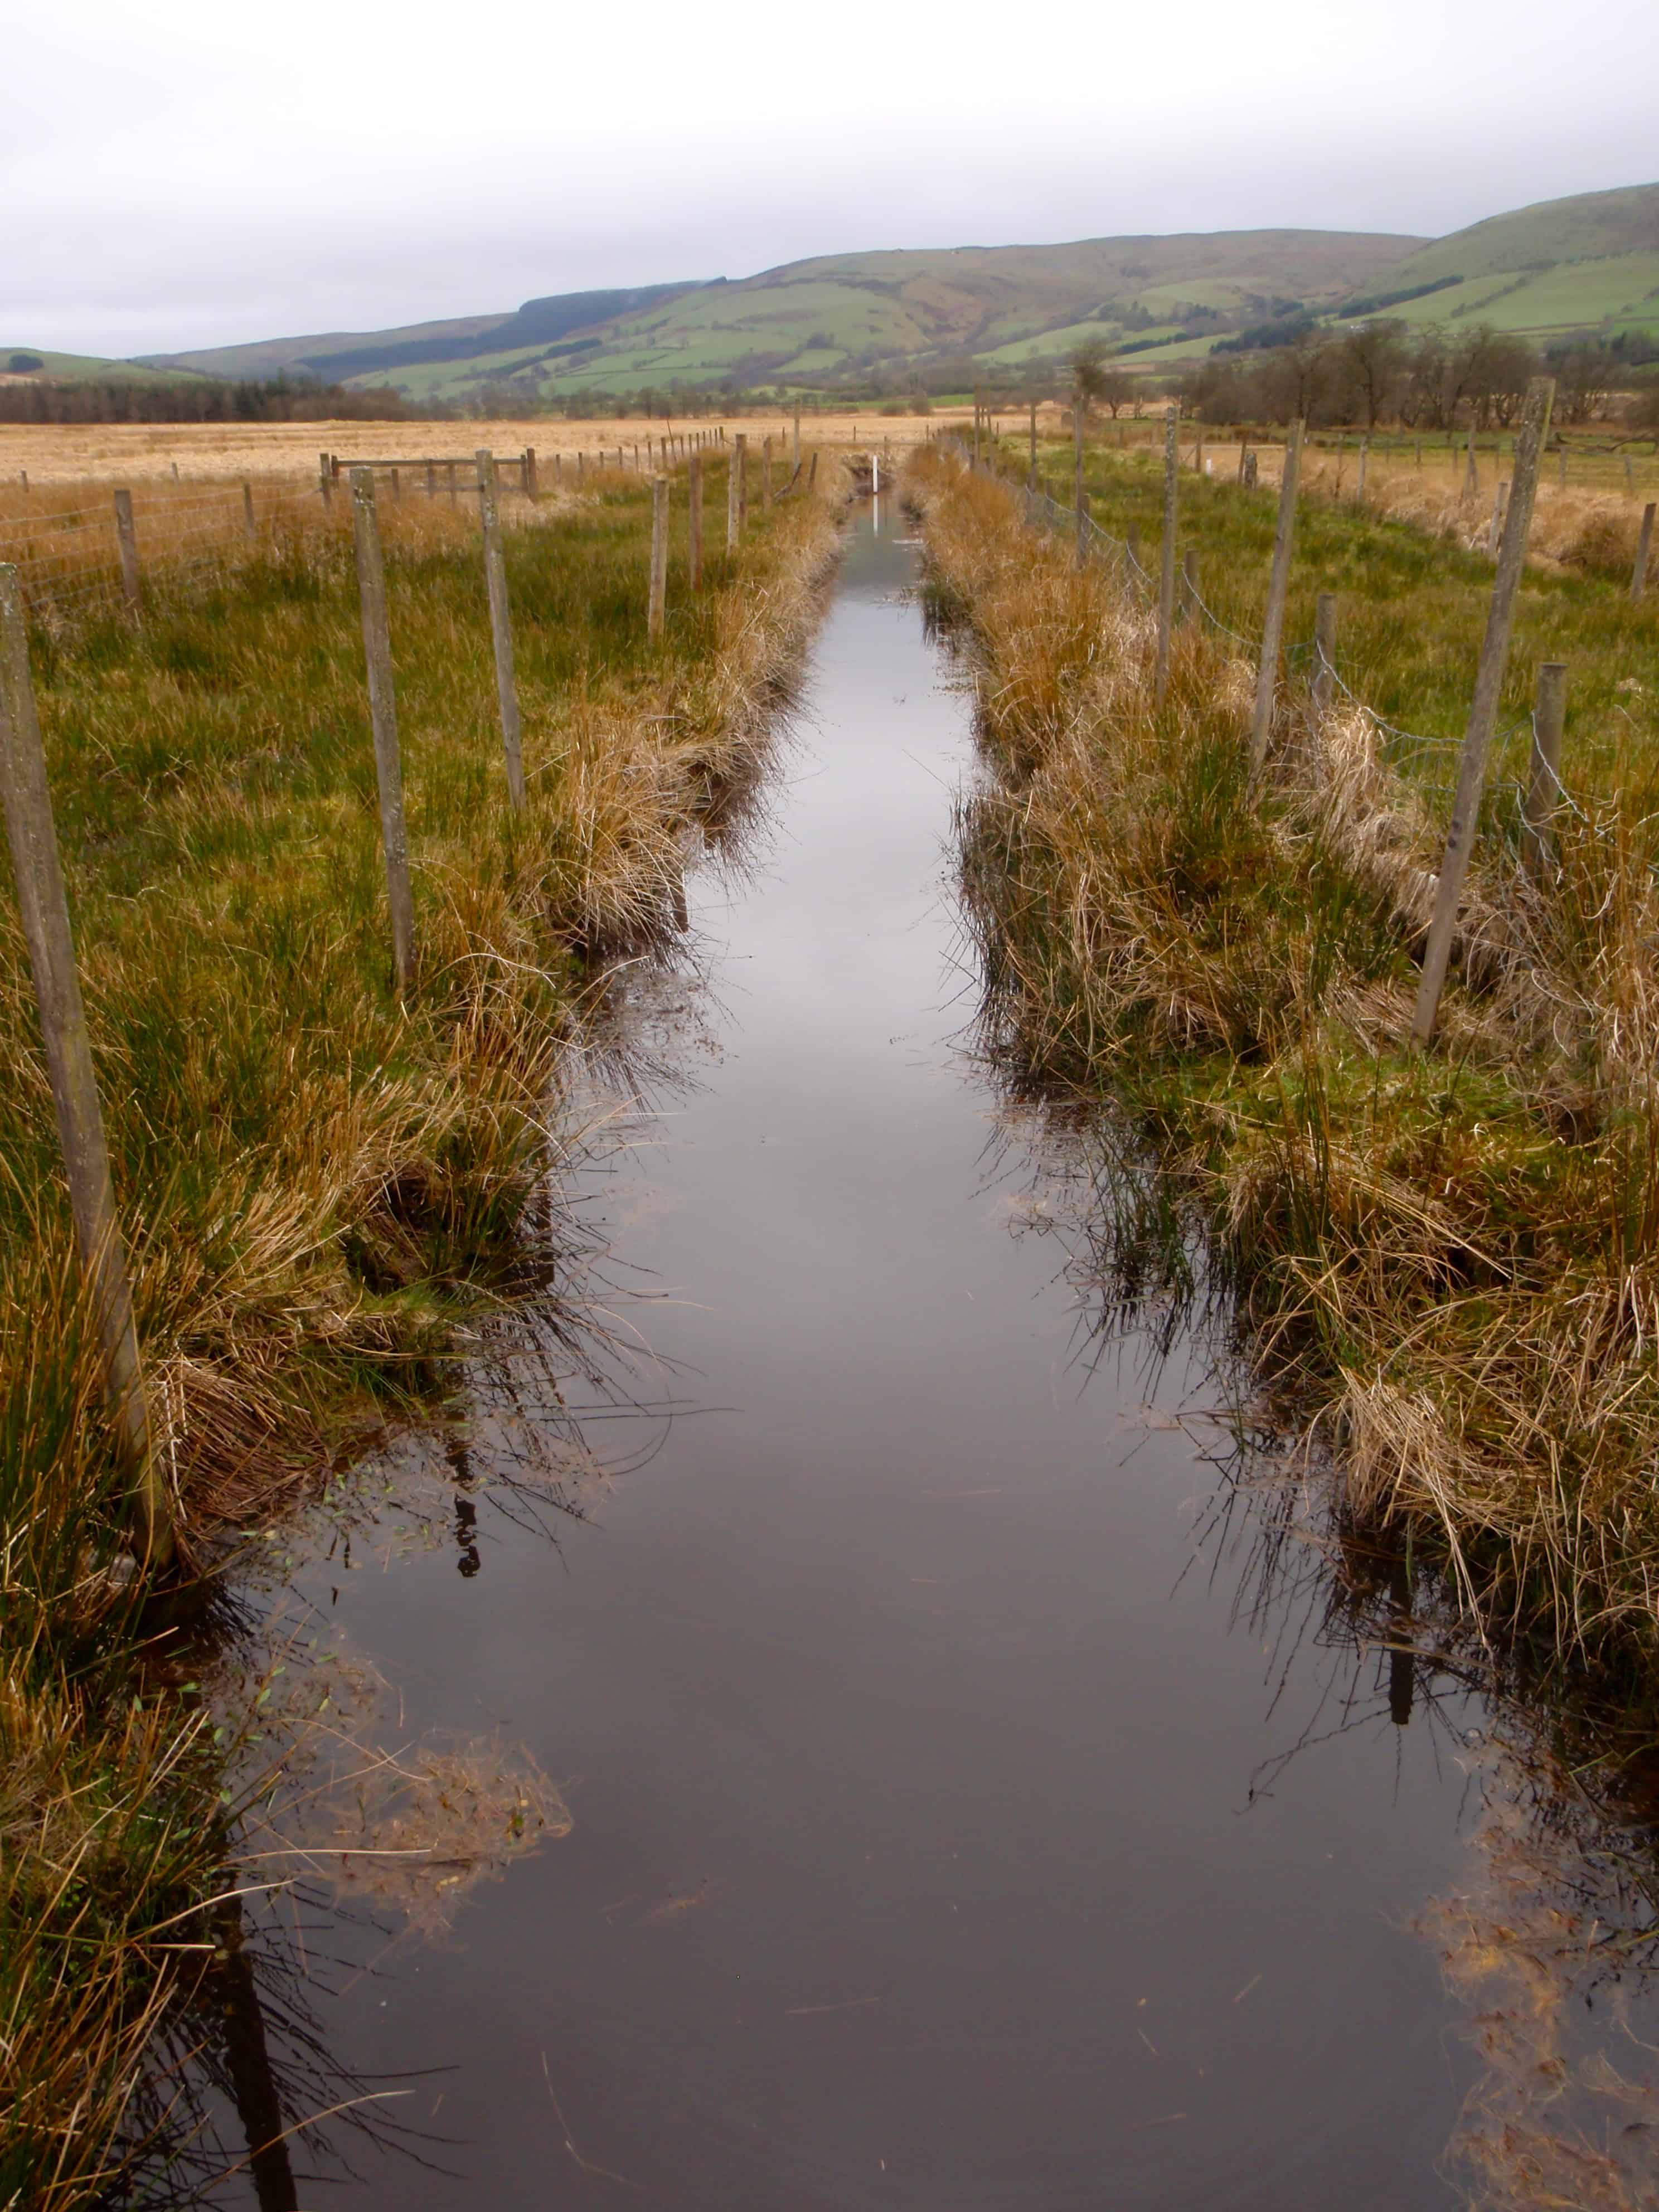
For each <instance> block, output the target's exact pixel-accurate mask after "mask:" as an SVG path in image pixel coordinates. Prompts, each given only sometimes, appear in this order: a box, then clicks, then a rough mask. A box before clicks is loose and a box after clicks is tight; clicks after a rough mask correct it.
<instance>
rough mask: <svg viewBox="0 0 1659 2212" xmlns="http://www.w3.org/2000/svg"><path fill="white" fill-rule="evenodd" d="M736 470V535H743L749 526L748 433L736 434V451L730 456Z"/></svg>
mask: <svg viewBox="0 0 1659 2212" xmlns="http://www.w3.org/2000/svg"><path fill="white" fill-rule="evenodd" d="M732 459H733V462H734V464H735V465H736V468H737V471H738V537H739V538H741V537H743V536H744V535H745V533H746V532H747V531H748V528H749V434H748V433H747V431H740V432H739V433H738V440H737V451H736V453H734V454H733V456H732Z"/></svg>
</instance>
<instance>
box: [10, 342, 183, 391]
mask: <svg viewBox="0 0 1659 2212" xmlns="http://www.w3.org/2000/svg"><path fill="white" fill-rule="evenodd" d="M14 358H21V359H23V360H26V361H38V362H40V364H41V365H40V368H38V369H32V370H27V371H25V372H23V374H27V375H29V376H32V377H39V379H40V381H41V382H42V383H43V384H154V383H155V380H156V374H157V372H156V371H155V369H153V368H143V367H141V366H140V365H139V364H138V363H137V362H131V361H105V360H103V359H101V358H100V356H98V355H96V354H89V353H54V352H53V351H52V348H51V347H50V346H32V345H5V344H0V377H4V378H6V379H7V380H8V381H12V380H15V376H16V374H17V372H15V371H13V370H12V368H10V366H9V364H10V363H11V362H12V361H13V359H14Z"/></svg>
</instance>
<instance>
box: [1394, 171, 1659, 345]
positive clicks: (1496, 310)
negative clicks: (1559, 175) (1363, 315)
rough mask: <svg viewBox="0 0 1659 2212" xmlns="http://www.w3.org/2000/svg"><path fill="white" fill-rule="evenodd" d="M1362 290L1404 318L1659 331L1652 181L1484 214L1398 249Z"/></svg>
mask: <svg viewBox="0 0 1659 2212" xmlns="http://www.w3.org/2000/svg"><path fill="white" fill-rule="evenodd" d="M1449 280H1450V281H1449ZM1430 287H1433V288H1434V289H1432V290H1431V289H1429V288H1430ZM1363 289H1364V294H1366V295H1370V296H1372V297H1376V298H1383V299H1389V298H1390V296H1391V295H1392V296H1393V304H1391V305H1389V307H1387V308H1386V310H1385V312H1386V313H1389V314H1391V315H1398V316H1399V317H1401V319H1402V320H1404V321H1407V322H1412V323H1455V322H1458V321H1461V320H1466V319H1467V320H1470V321H1474V322H1483V323H1492V324H1493V325H1495V326H1496V327H1497V328H1498V329H1499V330H1503V331H1521V332H1526V333H1528V334H1530V335H1532V336H1534V337H1547V336H1550V335H1552V334H1554V333H1557V332H1559V331H1569V330H1581V329H1592V330H1594V329H1605V330H1607V331H1613V330H1625V329H1632V328H1636V329H1644V330H1652V331H1659V185H1626V186H1624V187H1622V188H1621V189H1620V191H1611V192H1579V193H1577V194H1575V195H1574V197H1572V198H1571V199H1563V200H1540V201H1539V202H1538V203H1537V204H1535V205H1534V206H1532V207H1524V208H1517V209H1516V210H1514V212H1513V213H1512V214H1510V215H1497V216H1489V217H1488V218H1487V219H1486V221H1485V222H1476V223H1471V224H1470V226H1469V228H1468V229H1467V230H1457V231H1454V232H1453V233H1452V234H1451V235H1450V237H1449V238H1439V239H1436V240H1434V241H1433V243H1432V244H1431V245H1428V246H1419V247H1418V248H1417V249H1416V251H1415V252H1412V253H1408V254H1403V255H1402V256H1401V258H1400V259H1399V260H1398V261H1397V262H1395V264H1394V265H1393V267H1392V268H1389V269H1384V270H1380V271H1379V272H1378V273H1377V275H1376V277H1375V278H1374V279H1372V280H1371V282H1370V283H1368V284H1367V285H1365V286H1364V288H1363ZM1412 293H1414V294H1415V295H1416V296H1415V297H1413V298H1407V297H1403V296H1401V295H1407V294H1412Z"/></svg>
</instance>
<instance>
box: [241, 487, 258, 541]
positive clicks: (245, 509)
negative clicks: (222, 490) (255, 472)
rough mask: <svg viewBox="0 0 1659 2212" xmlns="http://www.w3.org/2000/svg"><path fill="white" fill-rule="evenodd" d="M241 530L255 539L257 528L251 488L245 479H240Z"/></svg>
mask: <svg viewBox="0 0 1659 2212" xmlns="http://www.w3.org/2000/svg"><path fill="white" fill-rule="evenodd" d="M242 528H243V530H244V531H245V532H246V534H247V535H248V536H249V537H250V538H257V537H258V534H259V526H258V522H257V521H256V520H254V514H253V486H252V484H251V483H249V482H248V480H247V478H246V477H243V479H242Z"/></svg>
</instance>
